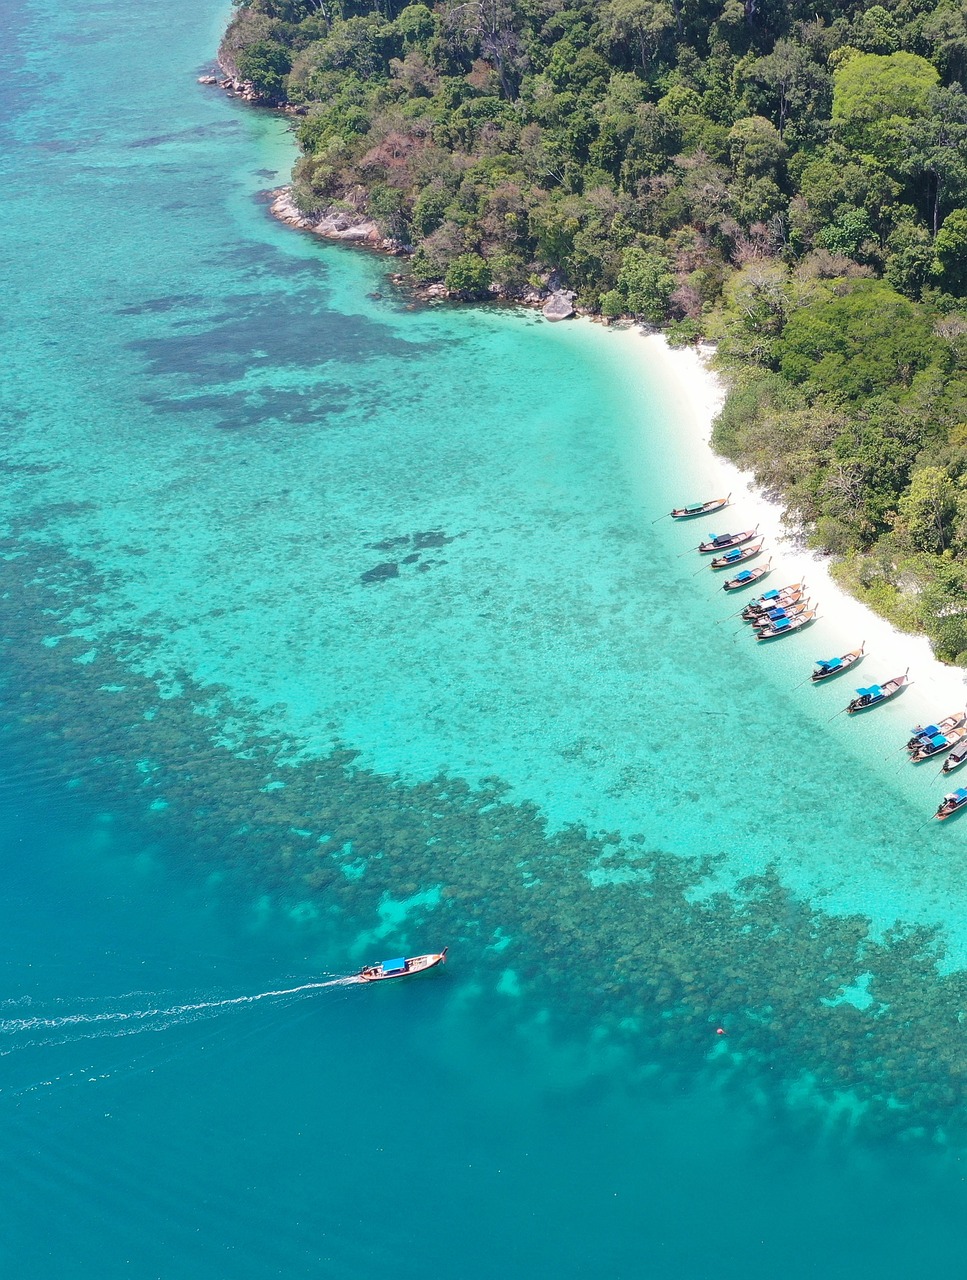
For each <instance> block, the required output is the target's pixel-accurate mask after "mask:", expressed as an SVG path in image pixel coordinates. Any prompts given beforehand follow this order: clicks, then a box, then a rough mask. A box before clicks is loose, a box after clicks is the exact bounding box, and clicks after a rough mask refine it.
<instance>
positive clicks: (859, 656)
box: [809, 645, 866, 684]
mask: <svg viewBox="0 0 967 1280" xmlns="http://www.w3.org/2000/svg"><path fill="white" fill-rule="evenodd" d="M865 652H866V646H865V645H862V646H861V647H860V648H859V649H851V650H850V651H849V653H844V654H843V656H842V657H841V658H840V665H839V666H838V667H833V669H832V670H831V671H822V670H820V671H814V672H813V673H812V675H811V676H810V677H809V678H810V680H811V681H812V682H813V684H820V683H822V681H823V680H835V678H836V677H837V676H841V675H842V674H843V672H844V671H849V669H850V667H852V666H855V665H856V663H857V662H861V661H862V660H863V654H864V653H865Z"/></svg>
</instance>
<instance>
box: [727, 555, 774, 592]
mask: <svg viewBox="0 0 967 1280" xmlns="http://www.w3.org/2000/svg"><path fill="white" fill-rule="evenodd" d="M771 568H772V557H771V556H770V557H769V563H768V564H760V565H759V567H758V568H756V569H743V570H742V571H741V573H737V574H736V575H735V577H734V578H729V579H728V581H727V582H723V583H722V590H723V591H738V589H739V588H740V587H751V586H752V584H753V582H759V581H760V579H762V578H764V577H765V576H766V574H767V573H768V572H769V570H770V569H771Z"/></svg>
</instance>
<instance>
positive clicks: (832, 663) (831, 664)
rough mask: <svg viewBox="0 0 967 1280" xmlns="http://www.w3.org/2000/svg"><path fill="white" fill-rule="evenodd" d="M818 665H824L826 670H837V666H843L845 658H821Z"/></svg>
mask: <svg viewBox="0 0 967 1280" xmlns="http://www.w3.org/2000/svg"><path fill="white" fill-rule="evenodd" d="M816 665H817V666H820V667H823V668H824V670H826V671H835V670H836V668H837V667H841V666H842V665H843V659H842V658H820V659H819V660H818V662H817V664H816Z"/></svg>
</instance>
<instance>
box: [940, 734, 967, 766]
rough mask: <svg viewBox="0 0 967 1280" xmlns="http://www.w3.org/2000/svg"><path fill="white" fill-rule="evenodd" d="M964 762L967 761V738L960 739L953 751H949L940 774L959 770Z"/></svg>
mask: <svg viewBox="0 0 967 1280" xmlns="http://www.w3.org/2000/svg"><path fill="white" fill-rule="evenodd" d="M965 760H967V737H965V738H961V740H960V741H959V742H958V743H957V745H956V746H955V747H954V749H953V751H951V753H950V755H949V756H948V757H947V759H946V760H945V761H944V762H943V769H942V770H941V772H942V773H953V771H954V770H955V769H959V768H960V766H961V765H962V764H963V763H964V761H965Z"/></svg>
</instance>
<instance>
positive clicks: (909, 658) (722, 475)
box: [640, 334, 967, 720]
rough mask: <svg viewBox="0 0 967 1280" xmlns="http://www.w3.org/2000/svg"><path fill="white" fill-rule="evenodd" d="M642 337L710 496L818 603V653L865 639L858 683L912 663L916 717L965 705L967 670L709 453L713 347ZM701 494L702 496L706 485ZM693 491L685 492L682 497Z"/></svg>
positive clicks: (829, 653)
mask: <svg viewBox="0 0 967 1280" xmlns="http://www.w3.org/2000/svg"><path fill="white" fill-rule="evenodd" d="M640 342H641V344H642V346H643V349H644V350H645V351H646V352H647V356H648V362H649V367H650V368H652V369H655V368H658V369H659V370H661V371H662V372H663V375H664V378H665V381H666V394H667V395H668V397H669V400H670V401H671V403H672V404H674V405H675V407H676V408H677V409H678V411H679V412H678V414H677V426H678V429H679V430H681V431H687V432H691V433H693V438H694V442H695V451H696V455H698V456H696V458H695V468H696V475H697V476H698V478H699V480H700V481H701V482H703V483H705V484H707V486H708V489H707V492H708V494H709V495H718V494H719V493H726V492H729V491H731V493H732V507H733V509H734V511H735V513H736V515H739V514H740V513H741V516H742V517H743V518H742V519H741V520H740V521H739V522H738V526H739V527H742V526H746V521H747V520H751V521H752V522H753V523H757V524H758V525H759V527H760V529H761V530H762V532H763V533H764V534H765V536H766V545H767V547H769V548H770V549H771V550H772V552H773V562H774V564H775V565H776V567H777V569H778V572H777V573H773V575H772V579H771V580H772V583H773V585H775V584H776V583H779V582H795V581H799V580H803V579H804V580H805V581H806V582H808V584H809V588H810V594H811V596H812V598H813V599H814V600H815V601H817V602H818V604H819V617H818V618H817V620H816V622H815V624H814V626H813V628H812V636H813V639H814V642H815V643H814V645H813V647H814V648H815V651H816V654H817V655H818V654H822V655H823V656H824V657H833V656H835V655H838V654H841V653H845V652H846V651H847V650H849V649H853V648H855V647H856V646H857V645H858V644H860V643H862V642H864V641H865V643H866V650H867V658H866V660H865V662H864V664H863V668H862V671H863V675H862V678H859V682H860V683H873V682H875V681H880V682H882V681H884V680H888V679H889V678H890V677H891V676H895V675H899V674H900V673H901V672H903V671H904V670H905V669H906V668H909V669H910V679H911V681H912V684H911V687H910V689H909V691H908V692H907V693H906V694H905V696H904V703H905V706H906V709H907V711H908V713H912V714H913V716H914V717H918V718H920V719H921V720H929V719H931V718H933V717H935V716H939V715H943V714H946V713H947V712H949V711H953V710H954V709H956V708H958V707H963V706H964V705H967V671H965V670H963V669H961V668H959V667H950V666H946V665H945V664H944V663H942V662H939V661H938V660H937V659H936V658H935V657H934V656H933V653H932V651H931V648H930V643H929V641H928V640H927V638H926V637H925V636H914V635H908V634H906V633H905V632H902V631H898V630H897V629H896V628H895V627H893V626H891V625H890V623H888V622H886V621H885V620H884V619H883V618H880V617H878V616H877V615H876V614H875V613H873V612H872V610H871V609H869V608H868V607H867V606H866V605H864V604H861V603H860V602H859V601H858V600H856V599H854V598H853V597H852V596H849V595H847V594H846V592H844V591H843V589H842V588H841V587H840V586H839V585H838V584H837V583H836V582H835V581H834V580H833V578H832V577H831V576H830V572H829V559H828V557H826V556H823V555H821V554H820V553H818V552H816V551H811V550H809V549H808V548H807V547H805V546H804V545H803V539H802V537H801V535H800V534H798V532H797V531H796V530H795V529H792V528H789V527H788V526H786V525H785V524H784V523H783V520H782V507H781V506H780V505H779V504H778V503H775V502H771V501H770V500H769V499H768V498H767V497H766V496H765V495H764V494H763V493H762V491H761V490H760V489H758V488H757V486H756V484H755V481H754V479H753V477H752V475H751V473H750V472H747V471H740V470H739V468H738V467H736V466H734V465H733V464H732V463H731V462H728V461H727V460H726V459H725V458H722V457H719V456H718V455H717V454H715V453H714V452H713V451H712V448H711V435H712V423H713V421H714V419H715V416H716V414H717V413H718V412H719V409H720V408H721V406H722V404H723V402H724V399H725V388H724V386H723V384H722V382H721V380H720V379H719V378H718V377H717V376H716V374H715V373H714V371H713V370H712V369H711V368H710V366H709V363H708V357H709V354H710V352H708V351H707V350H706V351H704V352H703V351H701V350H696V349H695V348H694V347H688V348H673V347H670V346H669V345H668V343H667V341H666V340H665V338H664V337H663V336H662V335H661V334H646V335H640ZM699 492H700V493H701V494H702V495H703V496H704V494H705V490H700V491H699ZM692 497H693V495H692V494H691V493H689V494H686V495H685V496H684V499H683V500H692ZM731 523H735V522H734V521H733V522H731ZM730 527H731V524H730ZM746 527H747V526H746Z"/></svg>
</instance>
